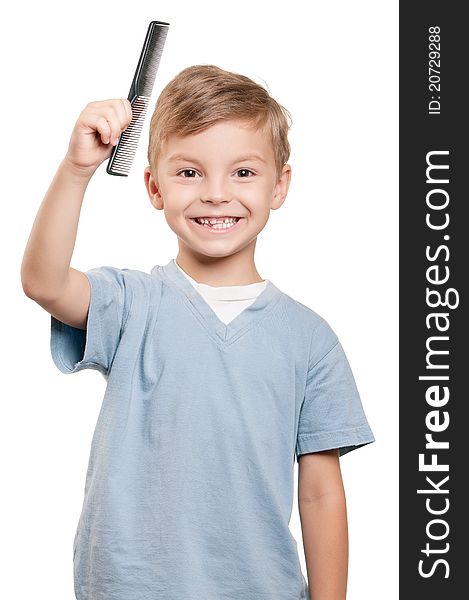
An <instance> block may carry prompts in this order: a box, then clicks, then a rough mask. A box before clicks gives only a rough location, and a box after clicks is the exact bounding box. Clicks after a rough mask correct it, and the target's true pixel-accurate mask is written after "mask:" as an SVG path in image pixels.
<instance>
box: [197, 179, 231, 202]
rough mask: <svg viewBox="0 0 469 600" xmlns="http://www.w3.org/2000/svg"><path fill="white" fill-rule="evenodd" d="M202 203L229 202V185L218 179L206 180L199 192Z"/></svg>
mask: <svg viewBox="0 0 469 600" xmlns="http://www.w3.org/2000/svg"><path fill="white" fill-rule="evenodd" d="M200 199H201V200H202V202H214V203H218V202H226V201H228V200H231V193H230V190H229V185H228V184H227V183H226V182H222V181H221V180H220V179H216V180H215V179H213V180H210V181H209V180H208V179H207V180H206V181H205V182H204V185H203V186H202V189H201V190H200Z"/></svg>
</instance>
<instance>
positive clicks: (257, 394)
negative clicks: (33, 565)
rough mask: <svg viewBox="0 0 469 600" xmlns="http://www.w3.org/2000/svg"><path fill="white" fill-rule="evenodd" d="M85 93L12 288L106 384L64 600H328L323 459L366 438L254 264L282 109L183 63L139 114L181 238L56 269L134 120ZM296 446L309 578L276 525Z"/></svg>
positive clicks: (238, 83)
mask: <svg viewBox="0 0 469 600" xmlns="http://www.w3.org/2000/svg"><path fill="white" fill-rule="evenodd" d="M131 116H132V115H131V107H130V104H129V102H128V101H127V100H121V99H116V100H107V101H99V102H91V103H90V104H88V105H87V106H86V107H85V109H84V110H83V111H82V112H81V114H80V116H79V119H78V120H77V123H76V125H75V128H74V130H73V133H72V136H71V139H70V145H69V148H68V151H67V154H66V156H65V157H64V159H63V161H62V163H61V164H60V166H59V169H58V171H57V173H56V175H55V178H54V180H53V182H52V184H51V186H50V188H49V190H48V192H47V194H46V197H45V198H44V201H43V203H42V205H41V207H40V209H39V212H38V215H37V217H36V220H35V223H34V225H33V228H32V232H31V236H30V239H29V241H28V245H27V248H26V251H25V256H24V259H23V265H22V271H21V276H22V282H23V288H24V291H25V293H26V294H27V295H28V297H30V298H32V299H34V300H35V301H36V302H37V303H39V304H40V305H41V306H42V307H43V308H45V310H47V311H48V312H49V313H50V314H51V353H52V357H53V360H54V362H55V364H56V366H57V367H58V368H59V369H60V371H62V372H63V373H76V372H78V371H80V370H82V369H86V368H89V369H96V370H98V371H100V372H101V373H102V374H103V376H104V377H105V379H106V381H107V386H106V392H105V395H104V399H103V403H102V407H101V411H100V414H99V417H98V421H97V424H96V429H95V433H94V436H93V440H92V445H91V454H90V459H89V465H88V471H87V476H86V485H85V494H84V503H83V509H82V513H81V516H80V520H79V523H78V527H77V531H76V535H75V540H74V544H73V548H74V554H73V558H74V585H75V594H76V597H77V599H78V600H157V599H161V600H179V599H182V598H184V599H185V600H221V599H222V598H223V599H227V600H228V599H229V600H303V599H306V598H311V600H343V599H344V598H345V595H346V582H347V563H348V541H347V520H346V505H345V497H344V490H343V484H342V479H341V474H340V466H339V456H340V455H343V454H345V453H346V452H349V451H351V450H353V449H354V448H358V447H360V446H363V445H365V444H368V443H370V442H372V441H374V438H373V434H372V431H371V429H370V427H369V425H368V422H367V419H366V416H365V414H364V411H363V408H362V404H361V401H360V397H359V395H358V392H357V389H356V386H355V382H354V378H353V375H352V373H351V370H350V367H349V364H348V362H347V359H346V356H345V354H344V351H343V349H342V346H341V344H340V342H339V341H338V339H337V337H336V335H335V333H334V332H333V331H332V329H331V327H330V326H329V325H328V323H327V322H326V321H325V320H324V319H323V318H321V317H320V316H319V315H318V314H316V313H315V312H314V311H312V310H311V309H310V308H308V307H306V306H304V305H303V304H301V303H299V302H297V301H295V300H293V299H292V298H291V297H290V296H288V295H287V294H285V293H283V292H282V291H280V289H278V288H277V287H276V286H275V285H274V284H273V283H272V281H271V280H268V279H262V277H261V276H260V275H259V273H258V272H257V270H256V266H255V262H254V250H255V246H256V241H257V236H258V234H259V233H260V232H261V231H262V229H263V228H264V226H265V224H266V222H267V220H268V218H269V213H270V210H274V209H278V208H280V206H281V205H282V203H283V202H284V200H285V197H286V195H287V191H288V187H289V183H290V175H291V168H290V166H289V165H288V164H287V160H288V158H289V153H290V147H289V143H288V140H287V133H288V128H289V123H288V119H287V117H288V113H287V111H286V110H285V109H284V108H283V107H281V106H280V105H279V104H278V103H277V102H276V101H275V100H274V99H273V98H272V97H271V96H270V95H269V94H268V92H267V91H266V90H265V89H264V88H263V87H261V86H259V85H258V84H256V83H255V82H253V81H252V80H250V79H249V78H247V77H244V76H241V75H238V74H236V73H231V72H228V71H225V70H222V69H219V68H217V67H215V66H212V65H204V66H200V65H199V66H194V67H189V68H187V69H184V70H183V71H182V72H181V73H180V74H179V75H177V76H176V77H175V78H174V79H173V80H172V81H171V82H170V83H169V84H168V85H167V86H166V87H165V89H164V90H163V92H162V93H161V95H160V97H159V99H158V102H157V105H156V108H155V111H154V114H153V116H152V119H151V126H150V141H149V149H148V160H149V166H148V167H147V168H146V169H145V174H144V178H145V185H146V187H147V191H148V194H149V197H150V200H151V203H152V205H153V206H154V207H155V208H156V209H158V210H163V211H164V215H165V218H166V221H167V223H168V225H169V226H170V228H171V229H172V230H173V231H174V233H175V234H176V235H177V237H178V245H179V252H178V255H177V257H176V259H172V260H170V261H169V262H168V263H167V264H165V265H155V267H153V269H152V270H151V272H150V273H146V272H142V271H139V270H136V269H128V268H122V269H120V268H116V267H111V266H102V267H97V268H94V269H90V270H89V271H86V272H85V273H83V272H80V271H78V270H76V269H73V268H71V267H70V259H71V256H72V253H73V248H74V243H75V239H76V231H77V226H78V220H79V215H80V209H81V203H82V201H83V196H84V192H85V190H86V186H87V184H88V182H89V180H90V178H91V177H92V175H93V173H94V172H95V170H96V169H97V168H98V166H99V165H100V164H101V163H102V162H103V161H104V160H105V159H107V158H108V157H109V155H110V152H111V150H112V145H113V143H116V141H117V138H118V137H119V135H120V134H121V132H122V131H123V130H124V129H125V128H126V127H127V126H128V125H129V123H130V121H131ZM295 455H296V458H297V461H298V493H299V497H298V505H299V511H300V518H301V525H302V534H303V543H304V549H305V557H306V564H307V575H308V580H309V586H308V584H307V583H306V580H305V578H304V576H303V574H302V572H301V567H300V562H299V557H298V552H297V543H296V540H295V539H294V537H293V536H292V535H291V532H290V530H289V519H290V515H291V509H292V501H293V482H294V479H293V477H294V464H295Z"/></svg>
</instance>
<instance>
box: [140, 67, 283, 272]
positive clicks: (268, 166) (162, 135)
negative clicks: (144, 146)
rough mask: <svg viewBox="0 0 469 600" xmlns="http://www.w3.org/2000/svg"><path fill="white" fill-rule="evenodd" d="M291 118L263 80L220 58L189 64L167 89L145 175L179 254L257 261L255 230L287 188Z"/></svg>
mask: <svg viewBox="0 0 469 600" xmlns="http://www.w3.org/2000/svg"><path fill="white" fill-rule="evenodd" d="M289 120H290V115H289V113H288V112H287V111H286V110H285V109H284V108H283V107H282V106H280V105H279V104H278V103H277V102H276V101H275V100H274V99H273V98H272V97H271V96H270V95H269V94H268V92H267V91H266V90H265V89H264V88H263V87H261V86H260V85H258V84H257V83H255V82H254V81H252V80H251V79H249V78H248V77H245V76H243V75H238V74H236V73H230V72H229V71H224V70H223V69H220V68H218V67H216V66H214V65H196V66H193V67H188V68H186V69H184V70H183V71H181V73H179V74H178V75H177V76H176V77H175V78H174V79H173V80H172V81H170V82H169V83H168V85H167V86H166V87H165V88H164V89H163V91H162V92H161V94H160V96H159V98H158V100H157V103H156V107H155V110H154V113H153V116H152V118H151V124H150V139H149V147H148V161H149V166H148V167H146V169H145V174H144V178H145V185H146V188H147V191H148V195H149V197H150V200H151V203H152V204H153V206H154V207H155V208H157V209H159V210H162V209H164V214H165V218H166V221H167V223H168V225H169V226H170V228H171V229H172V230H173V231H174V233H175V234H176V235H177V237H178V241H179V249H180V255H178V258H180V256H181V253H183V254H184V255H187V254H188V253H189V254H191V255H192V256H195V255H196V254H198V255H199V256H204V257H207V256H211V257H214V258H215V257H218V258H220V257H228V256H232V255H234V254H237V255H238V256H239V257H240V259H241V258H242V257H246V258H247V259H248V261H250V262H251V263H252V258H253V255H254V248H255V243H256V239H257V235H258V234H259V232H260V231H261V230H262V229H263V228H264V226H265V224H266V223H267V220H268V218H269V216H270V210H271V209H277V208H279V207H280V206H281V205H282V203H283V201H284V200H285V197H286V195H287V191H288V187H289V183H290V176H291V168H290V166H289V165H288V164H287V160H288V158H289V154H290V145H289V143H288V139H287V134H288V129H289V126H290V123H289ZM215 219H218V220H219V221H218V222H215ZM208 220H210V221H208ZM241 251H242V252H241ZM241 263H243V264H245V263H244V259H242V260H241Z"/></svg>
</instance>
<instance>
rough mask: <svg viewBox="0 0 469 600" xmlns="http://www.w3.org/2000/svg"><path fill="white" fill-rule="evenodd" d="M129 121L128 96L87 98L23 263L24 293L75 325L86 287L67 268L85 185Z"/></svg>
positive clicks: (82, 316)
mask: <svg viewBox="0 0 469 600" xmlns="http://www.w3.org/2000/svg"><path fill="white" fill-rule="evenodd" d="M131 119H132V109H131V106H130V102H129V101H128V100H126V99H115V100H103V101H97V102H90V103H89V104H88V105H87V106H86V107H85V109H84V110H83V111H82V112H81V113H80V116H79V118H78V120H77V122H76V124H75V127H74V129H73V132H72V136H71V138H70V144H69V147H68V151H67V154H66V155H65V157H64V159H63V160H62V162H61V163H60V165H59V168H58V169H57V172H56V174H55V177H54V179H53V180H52V183H51V184H50V187H49V189H48V191H47V193H46V195H45V197H44V199H43V201H42V203H41V205H40V207H39V210H38V213H37V215H36V218H35V221H34V223H33V227H32V230H31V233H30V236H29V239H28V243H27V245H26V249H25V252H24V256H23V261H22V264H21V283H22V286H23V290H24V293H25V294H26V295H27V296H28V297H29V298H31V299H33V300H34V301H35V302H37V303H38V304H39V305H40V306H42V307H43V308H44V309H45V310H47V312H49V313H50V314H51V315H53V316H54V317H56V318H57V319H59V320H60V321H62V322H64V323H67V324H68V325H71V326H73V327H78V328H80V329H85V328H86V321H87V315H88V308H89V303H90V286H89V282H88V279H87V277H86V275H85V274H84V273H83V272H81V271H78V270H76V269H73V268H71V267H70V261H71V258H72V254H73V249H74V247H75V242H76V235H77V230H78V223H79V219H80V212H81V206H82V203H83V198H84V195H85V191H86V188H87V186H88V183H89V181H90V179H91V177H92V176H93V174H94V173H95V171H96V169H97V168H98V167H99V165H100V164H101V163H102V162H103V161H104V160H106V158H109V156H110V154H111V151H112V147H113V146H114V145H115V144H116V143H117V140H118V138H119V136H120V134H121V133H122V131H123V130H124V129H125V128H126V127H127V126H128V125H129V123H130V121H131Z"/></svg>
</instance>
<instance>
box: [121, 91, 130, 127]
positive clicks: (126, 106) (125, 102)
mask: <svg viewBox="0 0 469 600" xmlns="http://www.w3.org/2000/svg"><path fill="white" fill-rule="evenodd" d="M120 101H121V102H122V104H123V106H124V110H125V115H126V119H125V123H126V127H128V126H129V124H130V122H131V121H132V105H131V104H130V102H129V101H128V100H127V98H121V99H120Z"/></svg>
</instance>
